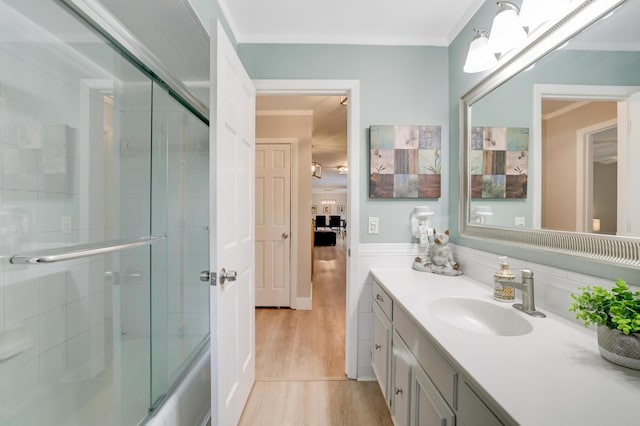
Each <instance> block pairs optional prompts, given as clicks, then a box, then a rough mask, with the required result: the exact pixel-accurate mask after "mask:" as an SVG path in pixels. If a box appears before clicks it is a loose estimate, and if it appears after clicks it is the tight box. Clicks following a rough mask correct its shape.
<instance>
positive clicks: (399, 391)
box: [393, 388, 402, 395]
mask: <svg viewBox="0 0 640 426" xmlns="http://www.w3.org/2000/svg"><path fill="white" fill-rule="evenodd" d="M393 392H394V393H395V394H396V395H402V389H401V388H395V389H394V390H393Z"/></svg>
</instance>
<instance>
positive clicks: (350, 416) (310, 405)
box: [240, 238, 392, 426]
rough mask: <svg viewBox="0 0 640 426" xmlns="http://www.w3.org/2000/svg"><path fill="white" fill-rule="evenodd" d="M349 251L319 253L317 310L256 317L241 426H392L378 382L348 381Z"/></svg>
mask: <svg viewBox="0 0 640 426" xmlns="http://www.w3.org/2000/svg"><path fill="white" fill-rule="evenodd" d="M345 261H346V259H345V247H344V241H343V240H342V239H341V238H338V244H337V245H336V246H335V247H316V248H315V254H314V276H313V309H312V310H310V311H294V310H290V309H265V308H261V309H256V383H255V385H254V387H253V390H252V392H251V395H250V397H249V401H248V402H247V405H246V406H245V409H244V412H243V414H242V418H241V419H240V424H241V425H246V426H254V425H265V426H266V425H310V426H316V425H317V426H324V425H331V426H334V425H336V426H338V425H345V426H346V425H349V426H351V425H368V426H369V425H372V426H373V425H385V426H386V425H391V424H392V422H391V418H390V416H389V412H388V410H387V408H386V406H385V402H384V399H383V397H382V393H381V392H380V389H379V387H378V384H377V382H357V381H354V380H348V379H347V378H346V377H345V375H344V366H345V363H344V346H345V276H346V263H345Z"/></svg>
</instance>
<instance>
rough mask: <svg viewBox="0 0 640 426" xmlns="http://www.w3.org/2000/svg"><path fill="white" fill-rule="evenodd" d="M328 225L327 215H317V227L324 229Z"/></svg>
mask: <svg viewBox="0 0 640 426" xmlns="http://www.w3.org/2000/svg"><path fill="white" fill-rule="evenodd" d="M326 227H327V217H326V216H324V215H318V216H316V229H318V228H321V229H324V228H326Z"/></svg>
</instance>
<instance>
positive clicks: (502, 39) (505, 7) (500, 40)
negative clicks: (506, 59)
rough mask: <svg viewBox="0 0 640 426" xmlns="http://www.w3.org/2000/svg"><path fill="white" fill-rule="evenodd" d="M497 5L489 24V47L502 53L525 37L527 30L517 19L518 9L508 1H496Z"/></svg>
mask: <svg viewBox="0 0 640 426" xmlns="http://www.w3.org/2000/svg"><path fill="white" fill-rule="evenodd" d="M497 5H498V7H499V9H498V12H496V16H495V17H494V18H493V24H491V34H490V35H489V49H491V50H492V51H493V52H495V53H500V54H503V53H505V52H508V51H509V50H511V49H513V48H514V47H515V46H517V45H518V44H520V43H522V42H523V41H525V40H526V39H527V32H526V31H525V30H524V28H523V27H522V24H521V23H520V21H519V19H518V13H520V9H519V8H518V6H516V5H515V4H513V3H511V2H508V1H499V2H497Z"/></svg>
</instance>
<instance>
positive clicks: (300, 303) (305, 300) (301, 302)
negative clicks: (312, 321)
mask: <svg viewBox="0 0 640 426" xmlns="http://www.w3.org/2000/svg"><path fill="white" fill-rule="evenodd" d="M311 302H312V298H311V297H298V298H297V299H296V309H298V310H300V311H310V310H311Z"/></svg>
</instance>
